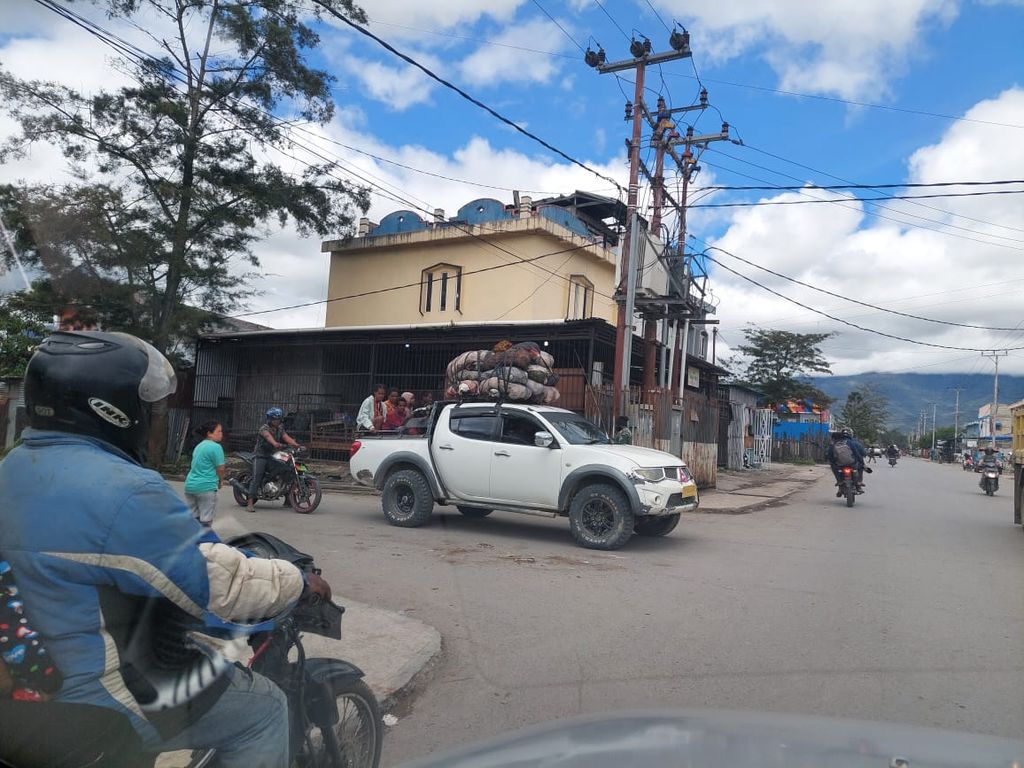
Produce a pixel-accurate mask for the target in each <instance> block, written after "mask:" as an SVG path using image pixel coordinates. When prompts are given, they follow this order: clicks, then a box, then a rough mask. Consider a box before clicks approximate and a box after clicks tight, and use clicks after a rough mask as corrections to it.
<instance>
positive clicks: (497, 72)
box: [459, 19, 567, 86]
mask: <svg viewBox="0 0 1024 768" xmlns="http://www.w3.org/2000/svg"><path fill="white" fill-rule="evenodd" d="M490 40H491V41H492V42H494V43H499V44H500V45H487V44H485V45H481V46H480V47H479V48H477V50H476V51H474V52H473V53H471V54H470V55H469V56H467V57H466V58H465V59H464V60H463V61H462V63H461V64H460V65H459V71H460V72H461V74H462V78H463V79H464V80H465V81H466V82H468V83H470V84H472V85H479V86H488V85H490V86H496V85H500V84H502V83H505V82H510V83H524V82H539V83H546V82H548V81H549V80H551V78H552V77H553V76H554V75H555V73H557V72H558V62H557V61H556V60H555V59H554V58H553V57H551V56H543V55H539V54H536V53H533V52H531V51H524V50H520V49H521V48H534V49H538V50H544V51H555V52H558V51H560V50H562V49H563V48H564V47H565V44H566V43H567V41H566V40H565V38H564V37H563V36H562V33H561V32H560V31H559V30H558V28H557V27H556V26H555V25H554V24H552V23H551V22H550V21H548V20H547V19H534V20H533V21H528V22H526V23H523V24H516V25H514V26H510V27H508V28H507V29H505V31H503V32H502V33H501V34H499V35H497V36H495V37H492V38H490ZM503 46H516V47H503Z"/></svg>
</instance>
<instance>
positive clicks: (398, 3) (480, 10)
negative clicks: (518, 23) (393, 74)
mask: <svg viewBox="0 0 1024 768" xmlns="http://www.w3.org/2000/svg"><path fill="white" fill-rule="evenodd" d="M523 2H525V0H489V2H486V3H482V2H480V0H431V2H425V3H424V2H420V3H410V2H408V0H374V2H373V3H367V4H365V5H364V8H365V9H366V14H367V16H369V17H370V21H371V22H374V21H377V22H387V23H389V24H402V25H405V26H409V27H417V26H420V27H429V28H433V29H449V28H452V27H462V26H465V25H468V24H474V23H476V22H477V21H479V20H480V19H481V18H484V17H490V18H491V19H494V20H495V21H509V20H510V19H511V18H512V17H513V16H514V15H515V12H516V9H517V8H518V7H519V6H520V5H522V4H523Z"/></svg>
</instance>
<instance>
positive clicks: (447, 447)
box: [437, 443, 455, 451]
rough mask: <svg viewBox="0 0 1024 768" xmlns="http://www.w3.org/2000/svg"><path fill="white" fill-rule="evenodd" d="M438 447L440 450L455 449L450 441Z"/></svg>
mask: <svg viewBox="0 0 1024 768" xmlns="http://www.w3.org/2000/svg"><path fill="white" fill-rule="evenodd" d="M437 447H438V449H439V450H442V451H454V450H455V449H454V448H452V447H451V446H450V445H449V444H448V443H444V444H443V445H439V446H437Z"/></svg>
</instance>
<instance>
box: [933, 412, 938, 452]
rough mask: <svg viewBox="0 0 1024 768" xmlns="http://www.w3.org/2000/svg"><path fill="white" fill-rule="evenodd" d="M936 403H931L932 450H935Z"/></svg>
mask: <svg viewBox="0 0 1024 768" xmlns="http://www.w3.org/2000/svg"><path fill="white" fill-rule="evenodd" d="M938 407H939V404H938V403H932V450H933V451H934V450H935V412H936V410H937V409H938Z"/></svg>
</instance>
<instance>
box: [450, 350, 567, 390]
mask: <svg viewBox="0 0 1024 768" xmlns="http://www.w3.org/2000/svg"><path fill="white" fill-rule="evenodd" d="M554 364H555V359H554V358H553V357H552V356H551V355H549V354H548V353H547V352H545V351H544V350H542V349H541V348H540V346H538V345H537V344H535V343H534V342H532V341H524V342H522V343H520V344H512V343H511V342H508V341H502V342H499V343H498V344H496V345H495V347H494V349H481V350H473V351H470V352H463V353H462V354H461V355H459V356H458V357H456V358H455V359H454V360H452V361H451V362H450V363H448V368H447V370H446V371H445V397H448V398H461V397H465V398H487V399H491V400H498V399H503V400H513V401H516V402H520V403H536V404H541V403H544V404H547V405H550V404H552V403H555V402H557V401H558V398H559V394H558V390H557V389H556V388H555V385H556V384H558V375H557V374H556V373H554V372H553V371H552V368H553V366H554Z"/></svg>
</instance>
